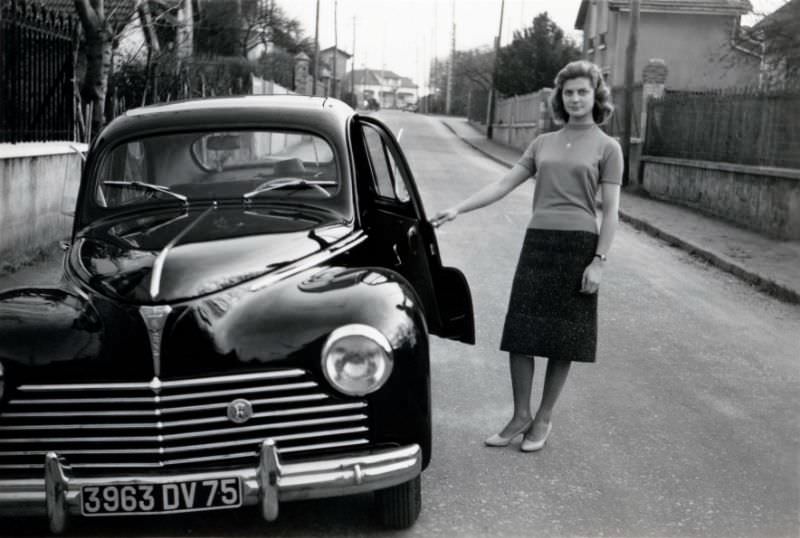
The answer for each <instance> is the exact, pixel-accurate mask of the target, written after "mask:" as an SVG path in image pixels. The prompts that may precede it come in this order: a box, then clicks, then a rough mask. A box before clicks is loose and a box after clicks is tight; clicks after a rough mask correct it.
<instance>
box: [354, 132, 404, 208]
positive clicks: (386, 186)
mask: <svg viewBox="0 0 800 538" xmlns="http://www.w3.org/2000/svg"><path fill="white" fill-rule="evenodd" d="M364 138H365V140H366V142H367V149H368V150H369V156H370V161H371V162H372V168H373V170H374V171H375V181H376V184H375V189H376V190H377V191H378V194H379V195H380V196H383V197H386V198H392V199H395V200H399V201H401V202H408V201H409V200H410V197H409V195H408V189H407V188H406V185H405V183H406V181H407V179H406V178H405V176H404V174H403V171H402V169H401V168H400V166H398V161H397V158H396V156H395V155H394V152H393V150H392V148H391V147H389V146H387V145H386V144H385V143H384V140H383V138H382V137H381V134H380V132H379V131H378V130H377V129H376V128H375V127H373V126H372V125H364Z"/></svg>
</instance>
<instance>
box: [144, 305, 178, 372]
mask: <svg viewBox="0 0 800 538" xmlns="http://www.w3.org/2000/svg"><path fill="white" fill-rule="evenodd" d="M170 312H172V308H171V307H170V306H169V305H156V306H140V307H139V314H140V315H141V316H142V319H143V320H144V324H145V326H146V327H147V336H148V337H149V339H150V353H151V355H152V356H153V372H154V373H155V376H156V377H159V376H160V375H161V337H162V336H163V334H164V325H165V324H166V322H167V316H169V313H170Z"/></svg>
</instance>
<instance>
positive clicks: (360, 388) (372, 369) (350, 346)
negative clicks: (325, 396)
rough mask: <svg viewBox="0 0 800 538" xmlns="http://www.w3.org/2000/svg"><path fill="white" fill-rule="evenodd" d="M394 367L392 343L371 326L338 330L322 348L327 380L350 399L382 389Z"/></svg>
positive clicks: (353, 325) (323, 369)
mask: <svg viewBox="0 0 800 538" xmlns="http://www.w3.org/2000/svg"><path fill="white" fill-rule="evenodd" d="M393 365H394V360H393V358H392V346H391V345H390V344H389V340H387V338H386V337H385V336H384V335H383V334H381V332H380V331H378V330H377V329H375V328H374V327H370V326H369V325H362V324H357V323H355V324H352V325H345V326H343V327H339V328H338V329H336V330H335V331H333V332H332V333H331V335H330V336H329V337H328V340H327V341H326V342H325V346H324V347H323V348H322V372H323V373H324V374H325V379H327V380H328V383H330V384H331V385H332V386H333V387H334V388H335V389H336V390H338V391H340V392H343V393H344V394H347V395H350V396H364V395H365V394H369V393H371V392H375V391H376V390H378V389H379V388H381V387H382V386H383V384H384V383H386V380H387V379H389V375H391V373H392V367H393Z"/></svg>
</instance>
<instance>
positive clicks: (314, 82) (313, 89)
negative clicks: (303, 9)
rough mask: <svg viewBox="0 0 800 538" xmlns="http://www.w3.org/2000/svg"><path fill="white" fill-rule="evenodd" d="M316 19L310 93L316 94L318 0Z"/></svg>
mask: <svg viewBox="0 0 800 538" xmlns="http://www.w3.org/2000/svg"><path fill="white" fill-rule="evenodd" d="M316 19H317V22H316V24H315V25H316V29H315V30H314V74H313V75H312V76H311V95H317V72H318V71H317V70H318V69H319V0H317V16H316ZM306 91H308V90H306Z"/></svg>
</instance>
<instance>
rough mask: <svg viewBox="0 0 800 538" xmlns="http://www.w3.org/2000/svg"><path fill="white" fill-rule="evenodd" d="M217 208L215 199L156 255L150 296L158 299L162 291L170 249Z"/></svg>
mask: <svg viewBox="0 0 800 538" xmlns="http://www.w3.org/2000/svg"><path fill="white" fill-rule="evenodd" d="M216 208H217V202H216V201H214V202H213V203H212V204H211V206H209V207H208V209H206V210H205V211H203V212H202V213H200V215H198V217H197V218H196V219H194V220H193V221H192V222H190V223H189V224H188V225H187V226H186V227H185V228H184V229H183V230H181V231H180V232H178V234H177V235H176V236H175V237H173V238H172V240H171V241H170V242H169V243H167V244H166V245H165V246H164V248H163V249H161V252H159V253H158V256H156V260H155V261H154V262H153V270H152V272H151V273H150V298H151V299H152V300H154V301H155V300H156V298H157V297H158V294H159V292H160V291H161V274H162V273H163V272H164V264H165V263H166V261H167V255H168V254H169V251H170V250H172V249H173V248H174V247H175V245H177V244H178V242H179V241H180V240H181V239H183V237H184V236H185V235H186V234H188V233H189V231H190V230H191V229H192V228H194V227H195V226H197V223H199V222H200V221H201V220H203V219H205V218H206V217H207V216H208V215H209V214H210V213H211V212H212V211H214V210H215V209H216Z"/></svg>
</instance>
